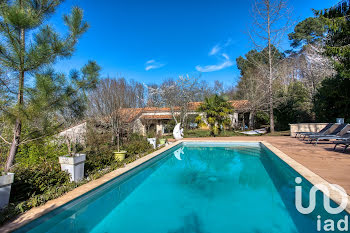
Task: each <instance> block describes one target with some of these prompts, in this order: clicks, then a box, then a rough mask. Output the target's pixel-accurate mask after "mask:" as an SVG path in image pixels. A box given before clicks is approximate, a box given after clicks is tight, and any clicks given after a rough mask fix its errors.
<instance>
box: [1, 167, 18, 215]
mask: <svg viewBox="0 0 350 233" xmlns="http://www.w3.org/2000/svg"><path fill="white" fill-rule="evenodd" d="M0 174H1V176H0V209H2V208H4V207H6V206H7V205H8V203H9V200H10V193H11V185H12V183H13V180H14V177H15V174H14V173H11V172H0Z"/></svg>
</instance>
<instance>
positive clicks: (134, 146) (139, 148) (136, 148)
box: [122, 137, 152, 156]
mask: <svg viewBox="0 0 350 233" xmlns="http://www.w3.org/2000/svg"><path fill="white" fill-rule="evenodd" d="M122 148H123V150H126V151H127V152H128V156H130V155H137V154H142V153H145V152H146V151H148V150H150V149H151V148H152V146H151V144H149V142H148V141H147V139H145V138H143V137H140V138H138V139H137V140H135V138H134V140H131V141H128V142H126V143H124V145H123V147H122Z"/></svg>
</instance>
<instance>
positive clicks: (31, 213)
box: [0, 139, 350, 233]
mask: <svg viewBox="0 0 350 233" xmlns="http://www.w3.org/2000/svg"><path fill="white" fill-rule="evenodd" d="M183 142H201V143H203V142H210V143H219V142H226V143H233V142H234V143H261V144H263V145H265V146H266V147H267V148H268V149H269V150H270V151H272V152H273V153H274V154H275V155H276V156H278V157H279V158H280V159H281V160H282V161H284V162H285V163H286V164H288V165H289V166H290V167H292V168H293V169H294V170H295V171H296V172H298V173H299V174H300V175H301V176H302V177H304V178H305V179H307V180H308V181H309V182H310V183H311V184H313V185H316V184H323V185H324V186H326V187H330V184H329V183H328V182H327V181H326V180H325V179H323V178H322V177H320V176H319V175H317V174H315V173H314V172H312V171H311V170H309V169H308V168H306V167H305V166H303V165H302V164H300V163H298V162H297V161H295V160H294V159H292V158H291V157H289V156H288V155H287V154H285V153H283V152H282V151H280V150H279V149H277V148H276V147H274V146H273V145H271V144H270V143H268V142H266V141H261V140H256V141H244V140H237V141H236V140H232V139H231V140H229V139H227V140H226V139H222V140H210V139H207V140H193V139H182V140H179V141H176V142H174V143H171V144H170V145H167V146H165V147H163V148H161V149H159V150H157V151H155V152H153V153H150V154H148V155H146V156H144V157H141V158H139V159H137V160H135V161H134V162H131V163H129V164H127V165H126V166H125V167H122V168H118V169H116V170H114V171H112V172H110V173H107V174H105V175H104V176H102V177H100V178H98V179H96V180H92V181H90V182H88V183H86V184H84V185H81V186H79V187H77V188H75V189H73V190H72V191H69V192H68V193H66V194H64V195H62V196H61V197H58V198H56V199H53V200H50V201H48V202H47V203H45V204H44V205H42V206H38V207H35V208H32V209H30V210H28V211H27V212H25V213H23V214H21V215H19V216H18V217H16V218H15V219H14V220H12V221H10V222H8V223H6V224H4V225H3V226H1V227H0V232H4V233H5V232H12V231H14V230H16V229H18V228H21V227H22V226H24V225H26V224H28V223H29V222H31V221H33V220H35V219H37V218H39V217H41V216H43V215H45V214H47V213H49V212H51V211H52V210H54V209H57V208H58V207H60V206H63V205H64V204H66V203H68V202H70V201H72V200H74V199H76V198H78V197H80V196H82V195H84V194H85V193H87V192H89V191H91V190H93V189H95V188H98V187H99V186H101V185H103V184H105V183H106V182H108V181H110V180H112V179H114V178H116V177H118V176H120V175H122V174H124V173H126V172H128V171H130V170H131V169H134V168H135V167H137V166H139V165H141V164H143V163H145V162H147V161H149V160H150V159H152V158H154V157H156V156H158V155H160V154H161V153H163V152H165V151H167V150H169V149H171V148H173V147H175V146H177V145H179V144H181V143H183ZM329 190H332V189H331V188H329ZM339 191H340V190H339ZM347 196H348V200H349V201H348V204H347V207H346V209H345V211H346V212H347V213H348V214H350V198H349V195H347ZM329 197H330V199H332V200H333V201H334V202H336V203H337V204H340V203H341V200H342V199H341V198H342V196H341V195H340V194H339V192H334V191H333V192H330V195H329Z"/></svg>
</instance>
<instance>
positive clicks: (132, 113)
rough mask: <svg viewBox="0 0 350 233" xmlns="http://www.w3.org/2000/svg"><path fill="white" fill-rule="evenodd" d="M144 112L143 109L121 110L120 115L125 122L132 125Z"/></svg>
mask: <svg viewBox="0 0 350 233" xmlns="http://www.w3.org/2000/svg"><path fill="white" fill-rule="evenodd" d="M142 112H143V110H142V108H122V109H120V110H119V115H120V118H121V120H122V121H123V122H125V123H130V122H132V121H133V120H135V119H136V118H137V117H138V116H139V115H141V113H142Z"/></svg>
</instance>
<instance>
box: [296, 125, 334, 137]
mask: <svg viewBox="0 0 350 233" xmlns="http://www.w3.org/2000/svg"><path fill="white" fill-rule="evenodd" d="M333 125H334V123H328V124H327V125H326V126H325V127H324V128H323V129H321V130H320V131H318V132H316V133H315V132H296V133H295V137H297V136H298V135H299V138H300V137H301V136H304V138H303V139H305V137H307V136H308V135H316V134H317V135H323V134H327V133H329V130H330V129H331V128H332V126H333Z"/></svg>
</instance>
